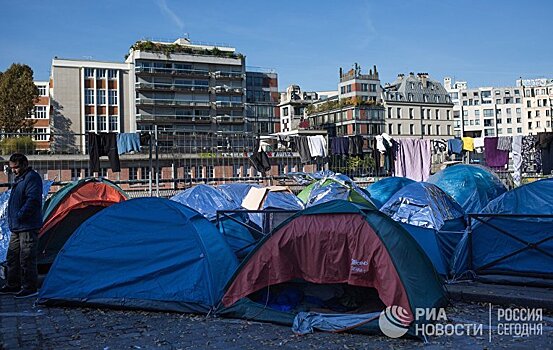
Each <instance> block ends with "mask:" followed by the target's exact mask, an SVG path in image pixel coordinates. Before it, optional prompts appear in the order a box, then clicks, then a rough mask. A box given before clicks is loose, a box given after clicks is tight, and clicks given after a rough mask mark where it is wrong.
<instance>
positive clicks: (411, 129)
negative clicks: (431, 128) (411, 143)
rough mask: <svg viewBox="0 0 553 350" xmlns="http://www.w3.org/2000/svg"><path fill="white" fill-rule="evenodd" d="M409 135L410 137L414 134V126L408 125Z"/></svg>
mask: <svg viewBox="0 0 553 350" xmlns="http://www.w3.org/2000/svg"><path fill="white" fill-rule="evenodd" d="M409 134H410V135H414V134H415V124H409Z"/></svg>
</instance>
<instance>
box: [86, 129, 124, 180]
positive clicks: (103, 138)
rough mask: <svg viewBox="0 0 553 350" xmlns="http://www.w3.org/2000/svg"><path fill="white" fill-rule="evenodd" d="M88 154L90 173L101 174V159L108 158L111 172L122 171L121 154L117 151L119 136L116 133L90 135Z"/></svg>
mask: <svg viewBox="0 0 553 350" xmlns="http://www.w3.org/2000/svg"><path fill="white" fill-rule="evenodd" d="M88 154H89V168H90V172H100V157H102V156H108V157H109V162H110V165H111V170H112V171H113V172H115V173H117V172H120V171H121V164H120V163H119V152H118V150H117V136H116V134H115V133H112V132H109V133H101V134H96V133H92V132H91V133H88Z"/></svg>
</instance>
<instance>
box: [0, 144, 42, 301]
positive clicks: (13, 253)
mask: <svg viewBox="0 0 553 350" xmlns="http://www.w3.org/2000/svg"><path fill="white" fill-rule="evenodd" d="M9 167H10V169H11V170H12V171H13V173H14V174H15V180H14V183H13V185H12V188H11V191H12V192H11V194H10V200H9V202H8V222H9V226H10V231H11V236H10V245H9V248H8V257H7V262H8V274H7V275H8V279H7V283H6V285H5V286H4V287H3V288H1V289H0V294H15V297H16V298H26V297H31V296H35V295H37V279H38V272H37V266H36V260H37V243H38V231H39V230H40V228H41V227H42V179H41V178H40V175H39V174H38V173H37V172H36V171H34V170H33V169H31V167H29V161H28V160H27V157H25V155H23V154H21V153H14V154H12V156H11V157H10V161H9Z"/></svg>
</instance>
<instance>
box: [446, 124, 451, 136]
mask: <svg viewBox="0 0 553 350" xmlns="http://www.w3.org/2000/svg"><path fill="white" fill-rule="evenodd" d="M447 134H448V135H451V125H448V126H447Z"/></svg>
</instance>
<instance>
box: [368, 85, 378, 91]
mask: <svg viewBox="0 0 553 350" xmlns="http://www.w3.org/2000/svg"><path fill="white" fill-rule="evenodd" d="M369 91H370V92H376V84H369Z"/></svg>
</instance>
